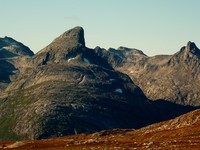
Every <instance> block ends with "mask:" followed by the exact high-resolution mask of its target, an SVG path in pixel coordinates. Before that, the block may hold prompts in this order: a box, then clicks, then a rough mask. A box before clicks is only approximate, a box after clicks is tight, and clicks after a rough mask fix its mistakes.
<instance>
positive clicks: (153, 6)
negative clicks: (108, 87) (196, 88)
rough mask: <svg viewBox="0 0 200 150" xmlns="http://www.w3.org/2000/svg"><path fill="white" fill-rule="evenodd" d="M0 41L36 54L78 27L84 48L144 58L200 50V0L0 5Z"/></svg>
mask: <svg viewBox="0 0 200 150" xmlns="http://www.w3.org/2000/svg"><path fill="white" fill-rule="evenodd" d="M0 6H1V7H0V18H1V23H0V37H4V36H10V37H13V38H14V39H16V40H18V41H20V42H22V43H24V44H25V45H27V46H29V47H30V48H31V49H32V50H33V51H34V52H35V53H36V52H37V51H39V50H41V49H42V48H44V47H45V46H47V45H48V44H49V43H50V42H51V41H52V40H53V39H55V38H56V37H57V36H59V35H60V34H62V33H63V32H65V31H66V30H68V29H71V28H73V27H75V26H82V27H83V28H84V30H85V40H86V46H87V47H90V48H94V47H96V46H100V47H103V48H106V49H107V48H109V47H113V48H118V47H119V46H126V47H130V48H137V49H140V50H142V51H143V52H144V53H146V54H147V55H150V56H152V55H156V54H173V53H175V52H177V51H179V49H180V48H181V47H182V46H184V45H186V43H187V42H188V41H194V42H195V43H196V45H197V46H199V47H200V19H199V15H200V9H199V7H200V1H199V0H0Z"/></svg>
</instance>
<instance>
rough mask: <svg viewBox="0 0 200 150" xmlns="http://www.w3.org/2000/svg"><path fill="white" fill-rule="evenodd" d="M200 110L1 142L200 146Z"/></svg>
mask: <svg viewBox="0 0 200 150" xmlns="http://www.w3.org/2000/svg"><path fill="white" fill-rule="evenodd" d="M199 116H200V110H195V111H192V112H190V113H187V114H184V115H182V116H180V117H177V118H175V119H172V120H169V121H165V122H161V123H157V124H154V125H150V126H147V127H145V128H141V129H138V130H131V129H130V130H122V129H115V130H104V131H101V132H97V133H93V134H79V135H73V136H68V137H62V138H55V139H47V140H39V141H28V140H26V141H16V142H1V143H0V147H2V148H4V149H5V148H7V149H11V148H12V149H16V150H17V149H50V150H54V149H55V150H62V149H67V150H79V149H88V150H89V149H94V150H95V149H99V150H100V149H109V150H133V149H177V150H179V149H180V150H182V149H199V148H200V117H199Z"/></svg>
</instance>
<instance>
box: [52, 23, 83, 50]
mask: <svg viewBox="0 0 200 150" xmlns="http://www.w3.org/2000/svg"><path fill="white" fill-rule="evenodd" d="M61 41H62V42H63V43H60V42H61ZM54 42H59V44H66V45H68V46H69V47H74V46H77V45H80V46H83V47H85V38H84V29H83V28H82V27H79V26H77V27H74V28H72V29H70V30H68V31H66V32H64V33H63V34H62V35H60V36H59V37H58V38H56V39H55V40H54Z"/></svg>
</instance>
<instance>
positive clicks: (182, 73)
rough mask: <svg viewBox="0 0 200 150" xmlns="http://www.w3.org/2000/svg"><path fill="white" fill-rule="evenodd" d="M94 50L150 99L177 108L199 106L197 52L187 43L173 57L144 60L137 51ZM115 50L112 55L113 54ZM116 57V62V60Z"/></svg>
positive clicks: (195, 48)
mask: <svg viewBox="0 0 200 150" xmlns="http://www.w3.org/2000/svg"><path fill="white" fill-rule="evenodd" d="M99 49H100V48H99ZM99 49H96V52H97V54H98V55H100V56H101V57H103V58H105V59H107V60H108V61H109V63H111V64H112V66H113V67H114V68H115V69H116V70H118V71H121V72H123V73H125V74H127V75H129V76H130V77H131V79H132V80H133V81H134V82H135V83H136V85H138V86H139V87H140V88H141V89H142V90H143V92H144V93H145V95H146V96H147V97H148V98H149V99H151V100H157V99H165V100H168V101H172V102H174V103H177V104H181V105H191V106H199V105H200V101H199V98H200V93H199V90H198V89H199V84H200V80H199V79H200V76H199V73H200V69H199V64H200V50H199V49H198V48H197V46H196V45H195V44H194V43H192V42H188V44H187V46H185V47H183V48H181V50H180V51H179V52H177V53H176V54H174V55H159V56H154V57H148V56H146V55H144V54H143V53H141V52H140V51H137V53H135V52H134V51H136V50H132V51H133V52H134V53H133V52H132V53H131V54H130V51H128V52H127V50H125V49H122V50H121V51H120V54H121V55H119V54H117V53H116V52H118V51H119V50H112V51H110V50H108V51H106V50H103V51H102V52H100V51H99ZM113 51H115V52H113ZM116 58H117V59H116Z"/></svg>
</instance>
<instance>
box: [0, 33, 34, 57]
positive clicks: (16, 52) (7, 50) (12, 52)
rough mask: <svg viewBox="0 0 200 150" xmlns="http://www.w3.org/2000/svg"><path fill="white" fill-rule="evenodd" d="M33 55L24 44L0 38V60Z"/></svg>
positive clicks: (7, 38) (8, 38)
mask: <svg viewBox="0 0 200 150" xmlns="http://www.w3.org/2000/svg"><path fill="white" fill-rule="evenodd" d="M33 55H34V53H33V52H32V51H31V50H30V49H29V48H28V47H27V46H25V45H24V44H22V43H20V42H18V41H15V40H14V39H12V38H10V37H5V38H0V58H11V57H15V56H33Z"/></svg>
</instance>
